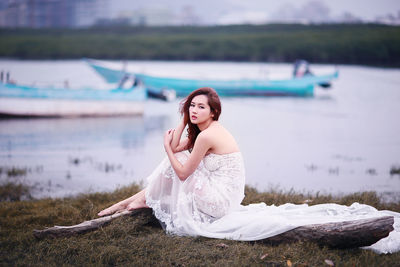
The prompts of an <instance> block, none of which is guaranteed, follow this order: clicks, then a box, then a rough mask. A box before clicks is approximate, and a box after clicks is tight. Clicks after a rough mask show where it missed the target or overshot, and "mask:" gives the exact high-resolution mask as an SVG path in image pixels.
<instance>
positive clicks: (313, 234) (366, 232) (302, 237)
mask: <svg viewBox="0 0 400 267" xmlns="http://www.w3.org/2000/svg"><path fill="white" fill-rule="evenodd" d="M126 215H135V216H137V215H142V217H143V219H142V222H141V223H142V224H147V223H149V222H151V221H153V220H154V219H155V217H154V216H153V215H152V210H151V209H138V210H134V211H123V212H120V213H116V214H113V215H109V216H105V217H101V218H98V219H94V220H90V221H85V222H83V223H80V224H77V225H72V226H54V227H50V228H46V229H44V230H34V231H33V234H34V236H35V237H36V238H39V239H41V238H45V237H60V236H71V235H76V234H82V233H86V232H88V231H93V230H95V229H98V228H100V227H101V226H105V225H107V224H108V223H110V222H111V220H113V219H115V218H118V217H120V216H126ZM393 223H394V217H393V216H384V217H378V218H371V219H362V220H353V221H343V222H335V223H324V224H311V225H305V226H300V227H297V228H295V229H292V230H290V231H287V232H284V233H282V234H279V235H276V236H272V237H269V238H266V239H263V240H260V241H261V242H265V243H268V244H274V245H275V244H280V243H291V242H297V241H311V242H316V243H318V244H320V245H323V246H329V247H334V248H352V247H363V246H369V245H372V244H374V243H375V242H377V241H378V240H380V239H382V238H384V237H386V236H388V235H389V233H390V232H391V231H392V230H393Z"/></svg>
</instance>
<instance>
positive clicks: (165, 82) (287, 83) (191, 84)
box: [87, 60, 339, 97]
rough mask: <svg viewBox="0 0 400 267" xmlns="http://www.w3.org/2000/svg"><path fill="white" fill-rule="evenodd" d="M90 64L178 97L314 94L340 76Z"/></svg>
mask: <svg viewBox="0 0 400 267" xmlns="http://www.w3.org/2000/svg"><path fill="white" fill-rule="evenodd" d="M87 63H88V64H89V65H90V66H91V67H92V68H93V69H94V70H95V71H96V72H97V73H99V74H100V75H101V76H102V77H103V78H104V79H105V80H106V82H108V83H117V82H119V81H120V80H121V79H122V78H123V77H124V76H126V75H127V74H129V75H132V76H134V77H135V78H136V79H137V82H138V83H142V84H143V85H144V86H146V88H147V89H148V90H152V91H161V90H171V89H172V90H175V91H176V94H177V95H178V96H183V97H184V96H187V95H188V94H189V93H190V92H191V91H193V90H195V89H197V88H200V87H212V88H214V89H215V90H216V91H217V92H218V94H219V95H221V96H313V95H314V86H315V85H318V84H328V83H330V81H331V80H333V79H335V78H337V77H338V76H339V72H338V71H337V70H336V71H334V72H333V73H331V74H327V75H305V76H302V77H294V78H292V79H287V80H247V79H242V80H196V79H181V78H164V77H156V76H150V75H145V74H141V73H127V72H124V71H122V70H115V69H111V68H108V67H105V66H103V65H101V64H100V63H99V62H98V61H96V60H87Z"/></svg>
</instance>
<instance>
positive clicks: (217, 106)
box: [180, 87, 221, 150]
mask: <svg viewBox="0 0 400 267" xmlns="http://www.w3.org/2000/svg"><path fill="white" fill-rule="evenodd" d="M198 95H205V96H206V97H207V99H208V105H209V106H210V111H211V113H212V114H213V115H214V116H213V120H215V121H217V120H218V119H219V115H221V101H220V100H219V96H218V94H217V92H215V90H214V89H213V88H210V87H202V88H199V89H197V90H194V91H193V92H191V93H190V95H188V96H187V97H186V98H185V99H184V100H183V101H182V102H181V108H180V112H181V115H183V119H184V122H185V124H187V125H188V129H187V132H188V134H187V137H188V139H189V142H188V145H187V149H189V150H191V149H192V148H193V146H194V142H195V141H196V138H197V135H199V133H200V129H199V127H197V125H196V124H193V123H191V122H190V119H189V108H190V104H191V103H192V100H193V98H194V97H195V96H198Z"/></svg>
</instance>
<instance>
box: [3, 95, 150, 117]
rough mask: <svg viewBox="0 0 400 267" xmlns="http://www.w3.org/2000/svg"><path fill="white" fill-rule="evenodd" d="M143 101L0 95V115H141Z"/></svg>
mask: <svg viewBox="0 0 400 267" xmlns="http://www.w3.org/2000/svg"><path fill="white" fill-rule="evenodd" d="M143 112H144V105H143V103H132V102H131V101H93V100H92V101H90V100H80V101H77V100H66V99H40V98H4V97H0V115H1V116H12V117H103V116H124V115H125V116H128V115H142V114H143Z"/></svg>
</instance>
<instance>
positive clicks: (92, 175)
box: [0, 59, 400, 200]
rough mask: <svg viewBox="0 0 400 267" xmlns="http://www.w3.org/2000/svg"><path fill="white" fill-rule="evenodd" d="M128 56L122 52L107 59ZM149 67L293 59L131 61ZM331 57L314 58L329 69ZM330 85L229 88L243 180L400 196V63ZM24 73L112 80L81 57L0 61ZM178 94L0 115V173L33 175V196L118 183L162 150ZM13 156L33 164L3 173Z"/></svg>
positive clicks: (230, 66)
mask: <svg viewBox="0 0 400 267" xmlns="http://www.w3.org/2000/svg"><path fill="white" fill-rule="evenodd" d="M112 63H113V64H121V63H120V62H112ZM127 65H128V68H130V69H131V70H134V71H141V72H145V73H148V74H153V75H154V74H156V75H162V76H180V77H197V78H216V77H217V78H226V79H238V78H260V77H268V78H271V79H273V78H283V77H289V76H290V74H291V67H292V66H291V65H290V64H268V63H233V62H163V61H128V62H127ZM332 68H333V67H332V66H330V65H312V70H314V71H316V72H321V73H322V72H326V71H328V70H331V69H332ZM337 68H338V69H339V72H340V74H339V78H338V79H337V80H335V81H334V83H333V87H332V88H331V89H330V90H322V89H318V88H317V89H316V92H315V96H314V97H311V98H296V97H269V98H222V115H221V117H220V121H221V123H222V124H223V125H224V126H225V127H226V128H227V129H229V130H230V131H231V132H232V134H233V135H234V136H235V137H236V139H237V142H238V144H239V146H240V148H241V150H242V153H243V156H244V160H245V166H246V179H247V184H248V185H251V186H253V187H255V188H257V189H258V190H260V191H264V190H269V189H275V190H282V191H284V192H286V191H289V190H294V191H296V192H305V193H308V192H312V193H316V192H320V193H324V194H334V195H337V194H343V193H353V192H359V191H376V192H378V193H379V194H380V195H381V196H382V197H383V198H384V199H390V200H393V199H395V200H400V176H399V175H391V174H390V170H391V168H393V167H400V123H399V116H400V105H399V103H400V86H399V85H400V70H399V69H383V68H373V67H363V66H337ZM0 70H5V71H9V72H10V74H11V77H12V79H14V80H16V81H17V82H18V83H24V84H37V85H55V86H57V85H61V84H65V82H66V81H68V84H69V85H70V86H71V87H76V88H79V87H88V86H89V87H95V88H102V89H103V88H106V87H107V86H108V85H107V84H105V83H104V82H103V81H102V80H101V79H100V77H99V76H98V75H97V74H96V73H94V72H93V71H92V70H91V69H90V68H89V67H88V66H87V65H86V64H85V63H84V62H83V61H80V60H62V61H18V60H6V59H3V60H0ZM180 101H181V99H177V100H176V101H173V102H168V103H166V102H161V101H157V100H149V101H147V103H146V105H145V113H144V116H142V117H111V118H74V119H72V118H68V119H2V120H0V167H1V169H2V172H1V173H0V182H1V183H5V182H9V181H11V182H23V183H27V184H29V185H32V186H34V187H33V188H34V189H33V191H32V193H33V195H34V197H37V198H40V197H64V196H70V195H76V194H79V193H88V192H99V191H111V190H114V189H115V188H118V187H120V186H124V185H128V184H130V183H133V182H135V183H142V184H144V183H145V178H146V177H147V175H149V174H150V173H151V171H152V170H153V169H154V168H155V167H156V166H157V164H158V162H160V161H161V160H162V158H163V157H164V156H165V152H164V149H163V146H162V136H163V133H164V131H165V130H167V129H169V128H173V127H174V126H175V125H176V124H177V122H178V121H179V114H178V107H179V102H180ZM13 167H17V168H19V169H24V170H26V173H25V174H23V175H19V176H8V175H7V173H6V171H7V170H10V169H11V168H13Z"/></svg>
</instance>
